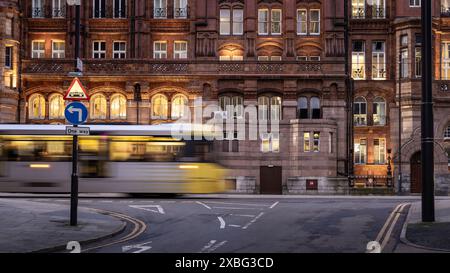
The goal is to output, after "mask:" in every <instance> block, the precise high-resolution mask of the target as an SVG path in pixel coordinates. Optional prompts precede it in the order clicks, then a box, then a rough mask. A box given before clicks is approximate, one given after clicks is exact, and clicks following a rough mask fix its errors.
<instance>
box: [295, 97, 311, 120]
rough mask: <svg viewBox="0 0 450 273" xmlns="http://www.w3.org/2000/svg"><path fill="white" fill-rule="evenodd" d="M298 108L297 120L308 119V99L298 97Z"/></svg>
mask: <svg viewBox="0 0 450 273" xmlns="http://www.w3.org/2000/svg"><path fill="white" fill-rule="evenodd" d="M297 103H298V104H297V107H298V118H300V119H307V118H308V117H309V114H308V98H307V97H300V98H298V102H297Z"/></svg>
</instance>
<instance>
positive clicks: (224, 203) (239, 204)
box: [205, 201, 269, 207]
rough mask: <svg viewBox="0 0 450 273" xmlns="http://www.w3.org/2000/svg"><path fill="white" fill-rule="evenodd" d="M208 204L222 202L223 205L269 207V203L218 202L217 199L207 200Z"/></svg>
mask: <svg viewBox="0 0 450 273" xmlns="http://www.w3.org/2000/svg"><path fill="white" fill-rule="evenodd" d="M205 203H207V204H222V205H238V206H254V207H268V206H269V205H261V204H243V203H227V202H216V201H207V202H205Z"/></svg>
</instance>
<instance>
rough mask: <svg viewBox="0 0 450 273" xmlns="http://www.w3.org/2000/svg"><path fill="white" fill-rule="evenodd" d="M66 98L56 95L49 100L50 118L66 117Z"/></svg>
mask: <svg viewBox="0 0 450 273" xmlns="http://www.w3.org/2000/svg"><path fill="white" fill-rule="evenodd" d="M64 106H65V105H64V99H63V96H62V95H54V96H52V97H51V98H50V102H49V105H48V107H49V118H50V119H63V118H64V108H65V107H64Z"/></svg>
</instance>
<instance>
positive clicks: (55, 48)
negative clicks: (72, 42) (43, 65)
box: [52, 41, 66, 59]
mask: <svg viewBox="0 0 450 273" xmlns="http://www.w3.org/2000/svg"><path fill="white" fill-rule="evenodd" d="M65 47H66V43H65V42H64V41H52V58H55V59H58V58H65V56H66V55H65V51H66V48H65Z"/></svg>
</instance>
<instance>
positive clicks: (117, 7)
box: [114, 0, 127, 18]
mask: <svg viewBox="0 0 450 273" xmlns="http://www.w3.org/2000/svg"><path fill="white" fill-rule="evenodd" d="M126 9H127V6H126V0H114V18H125V14H126V13H125V11H126Z"/></svg>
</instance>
